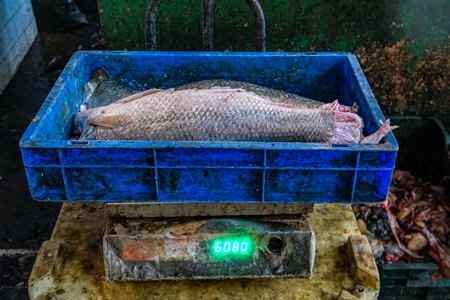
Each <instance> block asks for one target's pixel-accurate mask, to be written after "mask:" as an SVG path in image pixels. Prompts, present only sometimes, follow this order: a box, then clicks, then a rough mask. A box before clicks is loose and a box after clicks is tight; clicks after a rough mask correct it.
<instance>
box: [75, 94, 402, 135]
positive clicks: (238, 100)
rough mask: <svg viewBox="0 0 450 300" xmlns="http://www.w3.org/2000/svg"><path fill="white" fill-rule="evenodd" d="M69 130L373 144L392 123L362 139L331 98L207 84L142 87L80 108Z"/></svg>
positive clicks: (357, 125)
mask: <svg viewBox="0 0 450 300" xmlns="http://www.w3.org/2000/svg"><path fill="white" fill-rule="evenodd" d="M74 128H75V130H74V132H73V138H79V139H81V140H154V141H161V140H165V141H261V142H326V143H378V142H379V141H380V140H381V139H382V137H383V136H384V135H385V134H386V133H387V132H389V131H390V130H392V129H394V128H395V127H391V126H389V121H386V122H385V124H384V125H383V126H382V128H381V129H380V130H379V131H377V132H376V133H374V134H372V135H370V136H368V137H364V136H363V135H362V128H363V120H362V119H361V118H360V117H359V116H358V115H357V114H355V113H353V112H352V108H350V107H346V106H343V105H340V104H339V103H338V102H337V101H335V102H333V103H330V104H322V105H321V106H320V107H319V108H315V109H310V108H307V107H303V106H293V105H289V104H285V103H277V102H273V101H271V99H268V98H267V97H263V96H260V95H257V94H255V93H253V92H247V91H245V90H243V89H231V88H211V89H203V90H197V89H190V90H178V91H174V90H167V91H163V90H157V89H152V90H147V91H144V92H142V93H139V94H134V95H131V96H129V97H126V98H124V99H122V100H120V101H117V102H115V103H113V104H111V105H108V106H103V107H97V108H93V109H89V110H86V111H82V112H80V113H79V114H78V115H77V116H76V117H75V120H74Z"/></svg>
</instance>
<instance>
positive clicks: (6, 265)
mask: <svg viewBox="0 0 450 300" xmlns="http://www.w3.org/2000/svg"><path fill="white" fill-rule="evenodd" d="M32 2H33V8H34V12H35V16H36V21H37V24H38V28H39V36H38V38H37V39H36V41H35V43H34V44H33V46H32V48H31V49H30V51H29V52H28V54H27V55H26V57H25V59H24V60H23V62H22V64H21V66H20V67H19V70H18V71H17V73H16V75H15V76H14V78H13V79H12V80H11V82H10V83H9V84H8V86H7V88H6V89H5V90H4V92H3V93H2V94H1V95H0V149H2V151H0V274H1V275H2V276H0V299H18V300H21V299H28V296H27V280H28V276H29V273H30V271H31V268H32V266H33V262H34V259H35V253H36V251H37V250H38V249H39V248H40V245H41V243H42V242H43V241H45V240H48V239H49V237H50V235H51V232H52V229H53V226H54V224H55V221H56V218H57V216H58V213H59V210H60V207H61V204H59V203H46V202H37V201H34V200H33V199H32V198H31V196H30V192H29V190H28V184H27V181H26V177H25V172H24V168H23V163H22V158H21V154H20V149H19V145H18V143H19V140H20V138H21V136H22V134H23V132H24V131H25V129H26V127H27V126H28V124H29V123H30V120H31V119H32V118H33V117H34V115H35V113H36V112H37V110H38V109H39V107H40V106H41V104H42V102H43V101H44V100H45V98H46V96H47V94H48V93H49V91H50V90H51V88H52V86H53V84H54V82H55V81H56V79H57V78H58V76H59V74H60V72H61V71H62V69H63V68H64V66H65V65H66V63H67V61H68V59H69V58H70V57H71V55H72V54H73V53H74V52H75V51H77V50H81V49H83V50H88V49H102V48H103V38H102V35H101V32H100V24H99V17H98V11H97V3H96V0H84V1H77V2H78V5H79V7H80V9H81V10H82V11H83V12H85V13H86V15H87V17H88V20H89V24H88V25H85V26H81V27H78V28H74V29H65V28H63V27H62V26H61V24H60V23H59V22H58V20H57V19H56V18H55V17H54V15H53V10H52V8H51V7H50V6H49V5H48V3H49V2H50V1H48V0H33V1H32ZM1 249H26V251H15V252H16V253H11V251H4V250H1ZM13 252H14V251H13Z"/></svg>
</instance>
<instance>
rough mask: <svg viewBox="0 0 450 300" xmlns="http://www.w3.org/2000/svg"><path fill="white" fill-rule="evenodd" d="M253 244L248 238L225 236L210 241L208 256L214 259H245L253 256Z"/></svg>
mask: <svg viewBox="0 0 450 300" xmlns="http://www.w3.org/2000/svg"><path fill="white" fill-rule="evenodd" d="M254 251H255V243H254V241H253V239H252V238H251V237H249V236H226V237H220V238H216V239H213V240H211V241H210V254H211V256H212V258H214V259H218V260H220V259H233V258H235V259H246V258H249V257H252V256H253V253H254Z"/></svg>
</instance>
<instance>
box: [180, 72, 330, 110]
mask: <svg viewBox="0 0 450 300" xmlns="http://www.w3.org/2000/svg"><path fill="white" fill-rule="evenodd" d="M214 87H229V88H232V89H238V88H240V89H244V90H246V91H248V92H253V93H255V94H257V95H260V96H262V97H267V98H270V100H271V101H273V102H279V103H284V104H289V105H294V106H302V107H307V108H317V107H319V106H321V105H323V102H320V101H316V100H312V99H309V98H306V97H303V96H300V95H297V94H291V93H286V92H283V91H280V90H275V89H271V88H268V87H265V86H260V85H257V84H253V83H249V82H242V81H236V80H229V79H207V80H202V81H196V82H190V83H187V84H185V85H182V86H179V87H177V88H175V90H188V89H210V88H214Z"/></svg>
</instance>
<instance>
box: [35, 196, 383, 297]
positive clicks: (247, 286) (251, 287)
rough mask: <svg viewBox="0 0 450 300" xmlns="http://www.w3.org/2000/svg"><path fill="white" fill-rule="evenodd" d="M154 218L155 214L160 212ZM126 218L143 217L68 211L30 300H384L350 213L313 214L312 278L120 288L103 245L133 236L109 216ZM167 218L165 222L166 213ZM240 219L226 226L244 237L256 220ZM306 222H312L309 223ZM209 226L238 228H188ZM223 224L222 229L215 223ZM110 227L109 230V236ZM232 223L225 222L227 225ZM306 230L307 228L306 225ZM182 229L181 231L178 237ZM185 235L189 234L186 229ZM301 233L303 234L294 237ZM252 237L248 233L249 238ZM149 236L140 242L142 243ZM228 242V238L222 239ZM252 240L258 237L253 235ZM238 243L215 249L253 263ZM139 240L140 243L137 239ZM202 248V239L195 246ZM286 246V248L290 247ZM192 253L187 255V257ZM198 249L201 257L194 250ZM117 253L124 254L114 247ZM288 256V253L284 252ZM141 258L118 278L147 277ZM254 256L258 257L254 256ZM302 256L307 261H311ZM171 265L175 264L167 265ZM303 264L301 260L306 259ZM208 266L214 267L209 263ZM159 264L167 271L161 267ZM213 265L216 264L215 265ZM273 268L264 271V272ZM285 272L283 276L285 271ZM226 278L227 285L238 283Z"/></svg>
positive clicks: (81, 208) (45, 250)
mask: <svg viewBox="0 0 450 300" xmlns="http://www.w3.org/2000/svg"><path fill="white" fill-rule="evenodd" d="M165 209H166V208H165ZM173 209H174V210H176V207H175V206H174V207H173ZM154 211H156V212H157V211H158V209H155V210H154ZM169 211H170V209H169ZM207 211H208V209H207V208H206V214H207ZM123 213H125V214H126V215H127V218H129V217H131V216H133V215H134V217H135V218H138V219H139V218H140V217H142V216H141V214H142V211H141V210H140V209H138V208H137V207H136V206H133V205H123V204H122V205H120V207H119V206H117V207H110V206H109V205H108V208H107V205H104V204H82V203H64V205H63V207H62V209H61V213H60V215H59V218H58V221H57V223H56V225H55V228H54V231H53V234H52V236H51V239H50V241H47V242H44V243H43V244H42V247H41V249H40V251H39V254H38V257H37V259H36V263H35V265H34V267H33V271H32V273H31V275H30V279H29V284H28V289H29V296H30V299H376V298H377V296H378V291H379V287H380V280H379V275H378V270H377V267H376V264H375V261H374V259H373V255H372V252H371V250H370V246H369V244H368V242H367V239H366V238H365V237H364V236H361V235H360V233H359V230H358V227H357V224H356V221H355V219H354V216H353V212H352V211H351V208H350V206H349V205H335V204H320V205H315V206H314V211H313V212H312V213H310V226H311V227H310V228H311V229H312V231H313V232H314V233H315V251H314V253H315V258H314V265H313V267H312V273H311V274H308V276H304V277H309V278H264V276H255V278H240V279H226V280H220V279H216V280H204V279H203V280H177V281H174V280H158V281H140V280H135V278H134V279H132V278H130V279H128V278H118V280H125V281H113V280H111V279H114V278H112V277H111V276H109V277H111V278H108V276H107V275H106V274H107V272H105V265H106V266H107V265H108V263H106V264H105V259H104V255H103V251H104V246H103V243H104V242H105V241H106V240H108V239H109V238H112V236H113V235H117V232H116V231H114V234H113V232H111V231H108V230H111V229H112V228H115V229H117V230H119V235H120V234H125V235H128V234H129V233H130V232H129V231H128V229H127V228H128V226H124V225H123V224H122V225H121V226H122V228H121V226H117V224H120V222H116V221H118V220H119V219H116V221H113V220H112V219H111V215H115V216H116V217H117V216H119V217H120V214H123ZM165 213H166V214H167V210H166V211H165ZM301 214H302V215H303V218H305V215H306V216H308V213H307V212H305V211H303V212H301ZM234 215H235V216H233V214H231V216H230V215H229V216H228V217H227V218H226V219H225V220H231V221H230V222H235V221H236V222H243V223H239V224H240V225H244V226H246V227H245V228H246V229H248V228H252V226H253V225H254V224H253V223H252V222H254V220H252V219H251V218H245V217H244V218H241V217H236V215H237V213H234ZM186 217H187V218H189V217H190V216H189V212H187V213H186ZM291 217H292V216H291ZM264 218H266V219H265V220H264V221H263V222H269V223H271V222H272V223H277V224H278V225H280V224H285V225H288V226H289V228H290V229H289V230H291V232H293V233H294V235H295V234H297V235H298V234H299V233H300V232H301V231H304V232H308V226H306V227H305V226H303V227H302V229H301V228H299V227H298V228H296V227H295V226H293V225H292V223H291V224H289V221H286V220H289V218H284V219H280V217H279V216H273V217H261V218H258V220H259V221H261V220H262V219H264ZM306 218H307V219H308V217H306ZM276 219H278V220H276ZM206 220H210V221H209V222H210V224H209V226H206V228H209V229H214V230H212V231H213V232H214V231H215V232H216V233H217V230H216V229H217V226H219V225H220V226H222V229H223V228H225V229H226V228H235V227H236V226H235V225H236V224H232V223H231V224H232V225H233V226H229V225H230V223H228V225H227V224H225V226H224V224H223V220H224V219H221V218H218V219H217V218H205V219H200V220H199V219H195V220H194V219H190V220H189V221H190V223H191V224H193V225H194V226H191V227H190V228H191V230H193V232H196V233H197V234H200V233H201V234H211V232H206V233H205V232H199V231H198V229H199V228H201V227H202V226H204V225H205V224H206V223H207V222H206ZM211 220H212V221H211ZM217 220H222V221H219V222H217ZM283 220H284V221H283ZM291 220H292V218H291ZM111 221H113V222H111ZM147 221H148V220H147ZM303 221H305V220H303ZM107 222H108V227H107V229H106V231H105V224H107ZM154 222H156V223H154V224H155V225H161V227H159V228H160V229H161V232H164V229H167V228H169V229H170V230H169V231H167V232H166V233H165V234H166V236H170V235H167V234H168V232H170V231H175V232H172V233H173V234H174V235H175V234H176V232H177V231H176V230H174V229H176V228H177V225H176V224H175V223H167V222H166V223H165V224H163V222H164V221H163V220H158V219H157V218H156V219H154ZM161 222H162V223H161ZM177 222H179V221H177ZM227 222H228V221H225V223H227ZM308 222H309V221H308V220H306V224H308ZM300 223H302V222H300ZM114 224H115V225H114ZM142 224H145V223H142ZM142 224H141V225H142ZM147 224H148V223H147ZM179 224H186V223H179ZM258 224H261V223H258ZM113 225H114V226H113ZM138 225H139V223H138ZM304 225H305V224H304ZM227 226H228V227H227ZM248 226H250V227H248ZM280 226H283V225H280ZM143 227H145V226H140V227H139V226H138V227H137V228H140V229H143ZM179 227H180V226H178V230H179V229H180V228H179ZM181 227H183V226H181ZM184 227H185V226H184ZM148 228H149V227H147V229H146V230H148ZM271 228H272V229H271ZM253 229H254V231H253V233H258V230H257V229H258V228H257V227H256V228H253ZM259 229H261V228H259ZM282 229H283V230H284V232H289V230H287V228H286V227H282ZM299 229H301V230H299ZM305 229H306V230H305ZM120 230H122V232H121V231H120ZM270 230H273V232H275V231H276V230H274V229H273V227H266V228H264V231H263V232H264V234H262V235H261V239H259V240H258V239H257V238H254V241H259V242H258V243H259V244H258V243H255V244H254V246H255V247H259V246H257V244H258V245H261V243H260V242H261V241H264V243H262V244H266V246H269V244H270V239H271V238H269V240H268V241H267V237H266V238H264V236H265V235H267V234H268V233H270V232H271V231H270ZM181 231H186V228H184V229H183V230H181ZM200 231H202V230H200ZM206 231H211V230H206ZM225 231H226V230H225ZM296 231H297V233H295V232H296ZM156 232H157V230H156V229H155V228H153V229H152V230H150V231H148V233H147V232H145V234H147V235H151V234H155V233H156ZM246 232H247V233H248V232H250V231H249V230H247V231H246ZM309 232H311V231H309ZM142 233H144V232H142ZM222 233H223V231H222ZM145 234H143V235H141V236H140V237H141V238H142V237H143V236H144V235H145ZM303 235H304V233H303ZM223 236H224V235H223V234H222V235H221V237H223ZM250 236H253V237H254V235H250ZM304 236H307V235H304ZM312 236H314V234H312V235H310V237H312ZM235 237H236V235H233V240H230V239H227V240H226V239H223V240H220V238H219V239H217V238H212V239H209V240H210V241H212V243H211V244H210V246H214V248H215V247H218V248H217V249H219V248H221V251H224V248H223V247H224V245H225V243H227V242H228V241H229V242H230V245H229V247H230V250H228V253H229V252H230V251H233V243H235V242H238V244H237V245H235V246H234V247H235V248H234V249H235V250H236V251H235V252H236V253H235V255H237V254H238V253H237V252H238V251H241V250H242V251H241V252H243V253H240V255H244V256H245V255H248V253H249V252H248V251H244V250H246V247H250V244H251V242H250V241H249V240H246V239H245V238H243V239H236V238H235ZM137 238H139V234H138V235H137ZM278 239H279V240H281V241H283V238H280V237H278ZM144 240H145V239H144ZM196 240H199V239H198V238H197V239H196ZM274 241H275V243H272V245H271V246H270V247H268V248H271V249H272V252H276V251H275V250H277V249H278V250H277V251H281V252H282V251H283V244H282V243H279V241H277V240H276V239H275V240H274ZM284 241H285V240H284ZM218 242H221V244H220V245H219V246H218V245H217V243H218ZM245 242H248V244H245ZM106 243H108V242H106ZM188 244H189V243H188ZM134 245H136V244H134ZM286 245H288V243H286V244H285V245H284V247H286ZM280 246H281V247H280ZM226 247H227V248H225V249H228V244H227V246H226ZM188 248H189V247H185V248H184V249H188ZM193 248H194V249H197V250H198V248H196V247H193ZM116 249H118V248H117V247H116ZM125 249H128V250H130V249H131V248H126V247H125ZM174 249H175V248H174ZM202 249H206V250H204V251H207V249H211V248H208V247H204V248H202ZM211 251H212V250H211ZM285 251H287V250H286V249H285ZM218 252H220V251H218ZM244 252H245V253H244ZM136 253H139V252H133V251H131V252H130V251H128V252H127V255H131V256H128V258H131V259H130V260H129V262H134V264H135V265H133V263H132V264H130V266H125V269H127V268H128V270H131V272H128V271H126V272H125V271H124V272H119V273H120V274H122V275H123V274H133V271H134V272H135V273H136V270H142V268H141V269H139V268H136V261H139V260H136V258H137V257H136V256H133V255H136ZM175 253H178V254H179V253H180V251H178V252H177V251H175ZM196 253H198V252H196ZM228 253H227V254H225V253H218V254H219V256H220V255H225V256H227V255H228V259H229V255H230V254H228ZM252 253H253V254H252V255H254V252H252ZM122 254H123V252H122ZM216 254H217V253H216ZM304 254H305V253H304ZM208 255H209V254H208ZM304 256H305V257H308V255H304ZM222 257H223V256H222ZM141 258H143V260H141V261H144V260H147V261H148V260H149V259H148V258H152V256H151V255H147V256H145V257H141ZM153 258H154V256H153ZM178 258H179V257H178ZM308 259H309V260H310V259H311V257H309V258H305V259H304V260H303V262H307V261H308ZM106 260H107V258H106ZM166 261H170V260H169V259H166ZM178 261H179V260H178ZM300 261H302V260H301V259H300ZM203 262H205V263H208V262H207V261H203ZM275 262H276V261H275ZM153 263H154V265H156V264H157V262H155V261H153ZM159 263H161V260H160V262H159ZM209 263H211V262H210V261H209ZM271 263H272V269H270V268H269V269H270V270H272V271H275V272H276V271H277V270H278V272H280V269H277V268H276V267H274V265H273V261H270V262H267V264H268V265H269V266H270V264H271ZM191 266H194V264H191ZM129 267H131V268H129ZM267 268H268V267H267V266H266V267H265V268H262V270H264V269H267ZM283 268H284V269H285V267H284V266H283ZM307 269H308V266H307V265H305V268H304V270H307ZM259 270H261V268H259ZM229 272H230V271H229ZM263 272H264V271H263ZM137 273H138V274H141V273H139V272H137ZM150 273H151V272H150ZM150 273H149V274H150ZM151 274H155V273H151ZM180 274H181V275H180ZM180 274H178V276H186V275H188V274H187V273H186V274H182V273H180ZM228 274H229V273H228ZM305 274H306V273H305ZM160 275H161V274H160ZM222 275H223V274H221V276H222ZM268 275H270V274H268ZM272 275H273V274H272ZM127 276H130V275H127ZM133 276H134V275H133ZM158 276H159V275H158ZM156 277H157V276H156ZM168 277H170V276H168ZM186 277H188V276H186ZM211 277H214V276H211ZM225 277H228V278H229V277H232V276H225ZM268 277H275V276H268ZM191 279H192V278H191ZM129 280H134V281H129ZM144 280H151V278H147V277H146V278H144Z"/></svg>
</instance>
